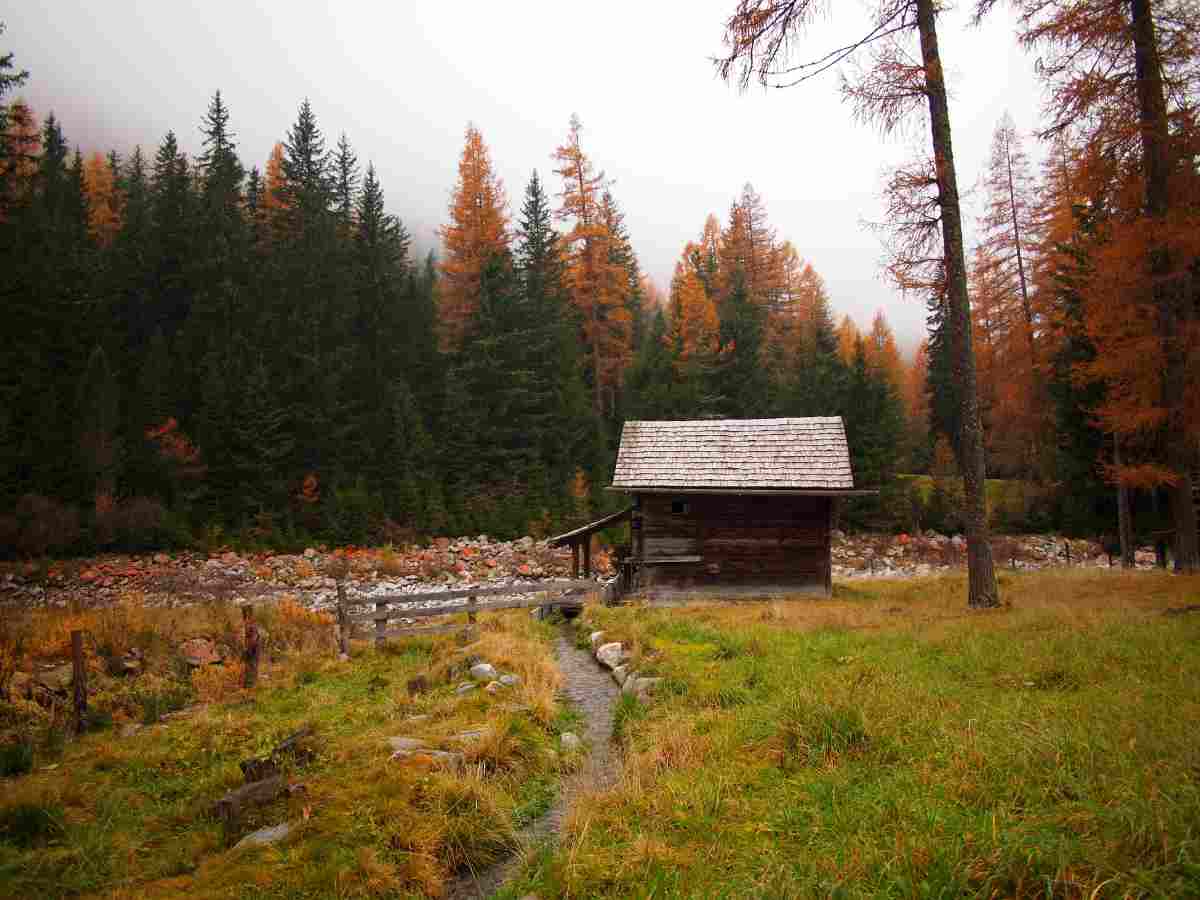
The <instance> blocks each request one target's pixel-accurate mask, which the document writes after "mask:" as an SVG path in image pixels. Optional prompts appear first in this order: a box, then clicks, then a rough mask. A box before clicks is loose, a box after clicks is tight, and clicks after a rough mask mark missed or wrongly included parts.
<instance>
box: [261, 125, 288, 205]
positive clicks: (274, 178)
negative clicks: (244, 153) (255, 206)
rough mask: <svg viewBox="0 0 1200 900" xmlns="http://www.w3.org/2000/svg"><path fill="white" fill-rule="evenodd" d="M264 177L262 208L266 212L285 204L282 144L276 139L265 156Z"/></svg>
mask: <svg viewBox="0 0 1200 900" xmlns="http://www.w3.org/2000/svg"><path fill="white" fill-rule="evenodd" d="M264 177H265V184H264V185H263V187H264V190H263V195H262V200H261V204H262V208H263V209H265V210H267V211H268V213H270V212H271V211H274V210H279V209H283V208H284V206H285V205H286V204H285V202H284V181H285V178H284V174H283V144H281V143H279V142H278V141H276V142H275V146H274V147H272V148H271V155H270V156H269V157H268V158H267V170H266V174H265V176H264Z"/></svg>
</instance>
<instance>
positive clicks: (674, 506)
mask: <svg viewBox="0 0 1200 900" xmlns="http://www.w3.org/2000/svg"><path fill="white" fill-rule="evenodd" d="M691 511H692V508H691V504H690V503H688V502H687V501H686V500H672V501H671V515H673V516H686V515H687V514H688V513H689V512H691Z"/></svg>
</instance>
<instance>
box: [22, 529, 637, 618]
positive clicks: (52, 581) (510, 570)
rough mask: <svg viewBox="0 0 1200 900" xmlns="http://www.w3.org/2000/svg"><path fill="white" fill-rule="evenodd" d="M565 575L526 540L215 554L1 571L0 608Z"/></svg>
mask: <svg viewBox="0 0 1200 900" xmlns="http://www.w3.org/2000/svg"><path fill="white" fill-rule="evenodd" d="M592 566H593V569H594V570H595V572H596V574H597V575H599V576H601V577H603V576H607V575H611V573H612V571H613V568H612V562H611V559H610V557H609V555H608V554H607V553H604V552H598V553H596V554H594V555H593V557H592ZM570 576H571V552H570V550H561V549H555V548H552V547H550V546H549V544H548V543H547V542H545V541H536V540H534V539H533V538H531V537H524V538H520V539H519V540H515V541H495V540H492V539H491V538H489V537H488V536H487V535H479V536H478V537H473V538H471V537H462V538H456V539H450V538H437V539H436V540H434V541H432V542H431V543H429V544H428V545H426V546H409V547H404V548H399V549H392V548H354V547H346V548H337V549H333V550H330V549H328V548H325V547H309V548H307V549H306V550H305V551H304V552H303V553H298V554H276V553H237V552H234V551H232V550H221V551H215V552H212V553H194V552H186V553H155V554H152V555H145V556H128V555H112V556H97V557H91V558H89V559H83V560H68V561H62V562H51V563H47V564H37V563H7V564H4V566H3V568H0V605H4V604H20V605H26V606H50V607H55V606H58V607H62V606H68V605H71V604H81V605H83V606H98V605H105V604H107V603H112V602H115V601H116V600H117V599H119V598H120V597H121V596H122V595H124V594H129V593H137V594H139V595H140V596H141V597H142V599H143V601H144V602H145V603H147V604H149V605H186V604H191V603H197V602H203V601H206V600H213V599H225V600H230V601H233V602H244V601H249V600H255V601H261V600H270V599H274V598H278V597H284V596H290V597H294V598H297V599H299V600H302V601H303V602H304V603H305V605H307V606H310V607H312V608H314V609H328V608H331V607H333V606H334V605H335V603H336V601H337V582H338V580H339V579H340V580H342V582H343V588H344V591H345V594H346V598H347V599H348V600H350V601H352V602H353V601H361V602H364V603H366V602H369V601H371V600H372V599H373V598H374V597H375V596H378V595H382V594H404V593H416V592H423V591H429V590H436V589H437V588H438V587H445V588H447V589H452V588H462V587H469V586H476V585H478V586H486V587H499V586H504V585H509V584H511V585H514V586H517V585H525V584H529V583H532V582H537V581H540V580H545V579H552V578H569V577H570ZM464 602H465V601H464Z"/></svg>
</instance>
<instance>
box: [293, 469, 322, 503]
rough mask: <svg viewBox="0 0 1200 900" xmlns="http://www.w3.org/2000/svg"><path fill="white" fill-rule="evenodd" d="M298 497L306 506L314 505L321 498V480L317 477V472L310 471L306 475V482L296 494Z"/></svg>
mask: <svg viewBox="0 0 1200 900" xmlns="http://www.w3.org/2000/svg"><path fill="white" fill-rule="evenodd" d="M296 499H297V500H299V501H300V502H301V503H303V504H305V505H306V506H313V505H315V504H317V503H319V502H320V500H321V482H320V479H318V478H317V473H316V472H309V473H308V474H307V475H305V476H304V482H303V483H302V484H301V485H300V493H299V494H297V495H296Z"/></svg>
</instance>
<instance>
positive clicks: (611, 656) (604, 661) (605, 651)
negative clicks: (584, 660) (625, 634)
mask: <svg viewBox="0 0 1200 900" xmlns="http://www.w3.org/2000/svg"><path fill="white" fill-rule="evenodd" d="M596 659H598V660H599V661H600V665H602V666H604V667H605V668H608V669H614V668H616V667H617V666H619V665H620V664H621V663H622V661H623V660H624V659H625V648H624V647H622V646H621V644H620V642H619V641H618V642H615V643H612V644H604V645H603V646H601V647H600V648H599V649H598V650H597V651H596Z"/></svg>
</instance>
